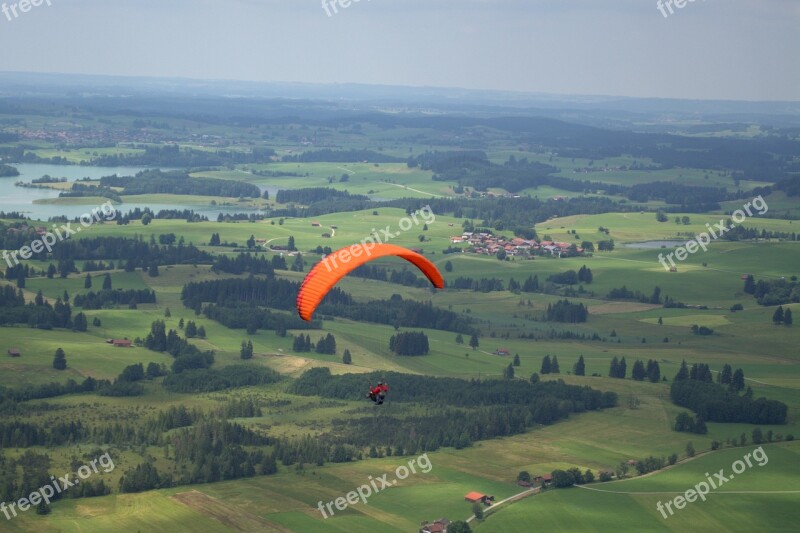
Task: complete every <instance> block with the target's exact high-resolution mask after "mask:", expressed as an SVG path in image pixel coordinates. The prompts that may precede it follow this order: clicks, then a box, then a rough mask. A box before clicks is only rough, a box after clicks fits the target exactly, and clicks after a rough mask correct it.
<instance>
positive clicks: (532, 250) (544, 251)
mask: <svg viewBox="0 0 800 533" xmlns="http://www.w3.org/2000/svg"><path fill="white" fill-rule="evenodd" d="M450 243H451V244H468V245H469V247H468V248H466V249H464V252H467V253H474V254H480V255H494V256H498V254H499V256H498V257H500V258H505V257H524V258H528V259H533V257H534V256H535V255H552V256H556V257H574V256H578V255H583V253H584V249H583V248H581V247H579V246H577V245H576V244H574V243H572V244H570V243H566V242H554V241H541V242H537V241H535V240H533V239H523V238H522V237H514V238H512V239H506V237H504V236H502V235H494V234H492V233H487V232H480V233H478V232H470V231H467V232H464V233H462V234H461V235H459V236H455V237H450Z"/></svg>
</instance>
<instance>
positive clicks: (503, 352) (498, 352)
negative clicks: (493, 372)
mask: <svg viewBox="0 0 800 533" xmlns="http://www.w3.org/2000/svg"><path fill="white" fill-rule="evenodd" d="M492 354H493V355H511V352H509V351H508V350H507V349H506V348H498V349H496V350H495V351H493V352H492Z"/></svg>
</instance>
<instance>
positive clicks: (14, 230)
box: [8, 224, 47, 235]
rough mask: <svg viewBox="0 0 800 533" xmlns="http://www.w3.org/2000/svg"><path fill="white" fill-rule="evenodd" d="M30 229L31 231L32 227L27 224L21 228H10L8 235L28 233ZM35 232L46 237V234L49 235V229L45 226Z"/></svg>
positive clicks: (37, 228)
mask: <svg viewBox="0 0 800 533" xmlns="http://www.w3.org/2000/svg"><path fill="white" fill-rule="evenodd" d="M30 229H31V228H30V226H28V225H27V224H22V225H21V226H19V227H16V228H8V233H27V232H28V230H30ZM34 230H36V235H44V234H45V233H47V228H45V227H43V226H36V227H35V228H34Z"/></svg>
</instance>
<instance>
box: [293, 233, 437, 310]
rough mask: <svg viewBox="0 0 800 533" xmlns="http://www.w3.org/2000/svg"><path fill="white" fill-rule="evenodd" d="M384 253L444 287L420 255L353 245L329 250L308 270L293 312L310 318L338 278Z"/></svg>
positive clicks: (393, 248) (397, 248) (390, 247)
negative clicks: (409, 265) (323, 257)
mask: <svg viewBox="0 0 800 533" xmlns="http://www.w3.org/2000/svg"><path fill="white" fill-rule="evenodd" d="M386 256H396V257H402V258H403V259H405V260H406V261H408V262H409V263H412V264H413V265H414V266H416V267H417V268H418V269H420V270H421V271H422V273H423V274H425V277H427V278H428V279H429V280H430V282H431V283H432V284H433V285H434V286H435V287H437V288H439V289H443V288H444V279H443V278H442V273H441V272H439V269H437V268H436V265H434V264H433V263H431V262H430V261H429V260H428V259H426V258H425V257H424V256H422V255H421V254H418V253H416V252H412V251H411V250H407V249H406V248H402V247H400V246H395V245H394V244H375V243H369V242H368V243H359V244H354V245H352V246H347V247H345V248H342V249H340V250H336V251H335V252H332V253H331V254H329V255H328V256H327V257H325V259H323V260H322V261H320V262H319V263H317V264H316V265H315V266H314V268H312V269H311V272H309V273H308V275H307V276H306V279H304V280H303V284H302V285H301V286H300V292H299V293H298V294H297V312H298V313H299V314H300V317H301V318H302V319H303V320H306V321H311V315H313V314H314V310H316V308H317V306H318V305H319V304H320V302H322V299H323V298H325V295H326V294H328V291H330V290H331V289H332V288H333V286H334V285H336V284H337V283H338V282H339V280H340V279H342V278H343V277H345V276H346V275H347V274H349V273H350V272H352V271H353V270H355V269H356V268H358V267H360V266H361V265H363V264H364V263H367V262H369V261H372V260H373V259H377V258H379V257H386Z"/></svg>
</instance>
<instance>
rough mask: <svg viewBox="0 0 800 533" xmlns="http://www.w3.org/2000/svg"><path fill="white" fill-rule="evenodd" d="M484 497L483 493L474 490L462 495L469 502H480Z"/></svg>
mask: <svg viewBox="0 0 800 533" xmlns="http://www.w3.org/2000/svg"><path fill="white" fill-rule="evenodd" d="M484 498H486V495H485V494H481V493H480V492H474V491H473V492H470V493H468V494H467V495H466V496H464V500H466V501H468V502H469V503H475V502H482V501H483V499H484Z"/></svg>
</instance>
